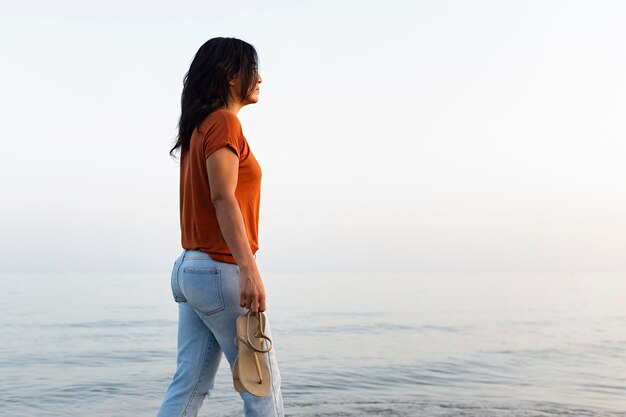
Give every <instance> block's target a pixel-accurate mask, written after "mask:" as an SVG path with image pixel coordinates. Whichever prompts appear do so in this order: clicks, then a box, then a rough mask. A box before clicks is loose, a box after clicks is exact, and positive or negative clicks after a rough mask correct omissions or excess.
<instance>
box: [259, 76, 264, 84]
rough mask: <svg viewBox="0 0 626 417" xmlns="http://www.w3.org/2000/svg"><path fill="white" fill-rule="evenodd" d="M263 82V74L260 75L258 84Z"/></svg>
mask: <svg viewBox="0 0 626 417" xmlns="http://www.w3.org/2000/svg"><path fill="white" fill-rule="evenodd" d="M262 82H263V78H261V74H259V80H258V83H259V84H261V83H262Z"/></svg>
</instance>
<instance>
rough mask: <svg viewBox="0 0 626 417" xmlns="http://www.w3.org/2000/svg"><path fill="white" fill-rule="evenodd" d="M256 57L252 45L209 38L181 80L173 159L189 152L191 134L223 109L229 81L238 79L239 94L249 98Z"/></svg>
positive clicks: (228, 89)
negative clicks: (209, 116)
mask: <svg viewBox="0 0 626 417" xmlns="http://www.w3.org/2000/svg"><path fill="white" fill-rule="evenodd" d="M258 61H259V57H258V55H257V52H256V50H255V49H254V47H253V46H252V45H250V44H249V43H247V42H244V41H242V40H240V39H235V38H222V37H219V38H213V39H209V40H208V41H206V42H205V43H204V45H202V46H201V47H200V49H198V52H196V55H195V56H194V58H193V61H191V66H190V67H189V71H188V72H187V74H185V78H184V80H183V93H182V95H181V113H180V119H179V121H178V136H177V138H176V143H175V145H174V147H173V148H172V149H170V155H171V156H172V157H174V156H175V155H176V153H177V152H180V156H181V158H182V156H183V155H184V154H185V153H186V152H187V151H188V150H189V142H190V141H191V134H192V133H193V130H194V129H195V128H196V127H197V126H198V124H199V123H200V122H201V121H202V120H204V118H205V117H207V116H208V115H209V114H210V113H211V112H212V111H213V110H215V109H217V108H220V107H226V105H227V104H228V99H229V97H230V87H229V83H228V82H229V80H231V79H232V78H233V77H235V76H237V77H238V78H239V80H240V81H241V82H240V90H239V95H240V97H241V98H242V100H243V99H245V98H246V97H248V96H249V95H250V94H251V93H252V92H253V91H254V89H255V88H256V84H257V81H258V75H257V71H258Z"/></svg>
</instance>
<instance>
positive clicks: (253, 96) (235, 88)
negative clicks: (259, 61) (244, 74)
mask: <svg viewBox="0 0 626 417" xmlns="http://www.w3.org/2000/svg"><path fill="white" fill-rule="evenodd" d="M256 75H257V80H256V83H255V84H254V86H253V87H252V91H251V92H250V94H249V95H248V97H246V98H245V99H243V100H241V97H240V94H239V91H240V87H239V79H238V78H235V79H234V80H233V81H232V82H231V86H230V91H231V94H232V95H233V97H235V99H236V100H237V101H241V103H242V105H244V106H245V105H246V104H251V103H257V102H258V101H259V93H260V91H261V88H260V87H261V83H262V82H263V78H261V74H259V73H258V72H257V73H256Z"/></svg>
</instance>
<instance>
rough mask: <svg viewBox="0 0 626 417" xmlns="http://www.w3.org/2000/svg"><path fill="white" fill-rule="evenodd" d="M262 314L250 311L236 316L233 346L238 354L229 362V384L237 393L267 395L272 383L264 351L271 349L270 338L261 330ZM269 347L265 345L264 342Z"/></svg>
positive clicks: (263, 326)
mask: <svg viewBox="0 0 626 417" xmlns="http://www.w3.org/2000/svg"><path fill="white" fill-rule="evenodd" d="M265 323H266V318H265V314H264V313H263V312H261V311H259V312H258V313H257V314H255V315H252V313H251V311H248V313H247V314H242V315H240V316H239V317H237V336H236V337H235V345H236V346H237V350H238V354H237V359H235V363H234V364H233V385H234V386H235V390H236V391H237V392H249V393H250V394H252V395H255V396H257V397H267V396H268V395H269V394H270V389H271V386H272V380H271V373H270V370H269V367H268V364H267V362H266V360H265V353H267V352H269V351H270V350H272V340H271V339H270V338H269V337H267V335H266V334H265V333H264V332H265ZM266 340H267V341H268V342H269V347H268V348H265V341H266Z"/></svg>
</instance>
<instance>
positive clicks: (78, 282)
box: [0, 271, 626, 417]
mask: <svg viewBox="0 0 626 417" xmlns="http://www.w3.org/2000/svg"><path fill="white" fill-rule="evenodd" d="M264 281H265V283H266V289H267V292H268V312H267V314H268V317H269V319H270V320H271V323H272V331H273V333H274V341H275V349H276V354H277V357H278V361H279V365H280V369H281V373H282V379H283V395H284V401H285V411H286V414H287V415H289V416H303V417H309V416H355V417H356V416H454V417H457V416H470V417H472V416H476V417H490V416H502V417H504V416H506V417H509V416H589V417H591V416H626V276H617V275H559V274H548V275H545V274H544V275H540V274H412V275H411V274H406V275H393V274H281V275H279V274H269V273H266V274H264ZM176 320H177V307H176V304H175V303H174V301H173V300H172V298H171V294H170V289H169V271H164V272H163V274H160V275H138V274H128V275H119V274H118V275H114V274H82V275H78V274H77V275H60V274H57V275H54V274H47V275H27V274H3V275H0V416H6V417H31V416H33V417H34V416H37V417H44V416H50V417H52V416H55V417H56V416H59V417H60V416H63V417H68V416H80V417H83V416H85V417H86V416H89V417H105V416H106V417H111V416H116V417H125V416H128V417H131V416H132V417H141V416H154V415H155V414H156V410H157V409H158V407H159V405H160V403H161V400H162V398H163V395H164V393H165V390H166V388H167V386H168V383H169V381H170V379H171V377H172V374H173V372H174V369H175V361H176ZM241 404H242V403H241V399H240V397H239V395H238V394H237V393H236V392H235V391H234V389H233V387H232V380H231V376H230V371H229V368H228V365H227V363H226V360H225V359H223V361H222V366H221V368H220V370H219V372H218V375H217V382H216V387H215V391H214V392H213V393H212V394H211V396H210V397H208V398H207V399H206V400H205V402H204V405H203V407H202V410H201V412H200V416H204V417H208V416H213V417H219V416H236V415H242V414H241V408H242V405H241Z"/></svg>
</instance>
